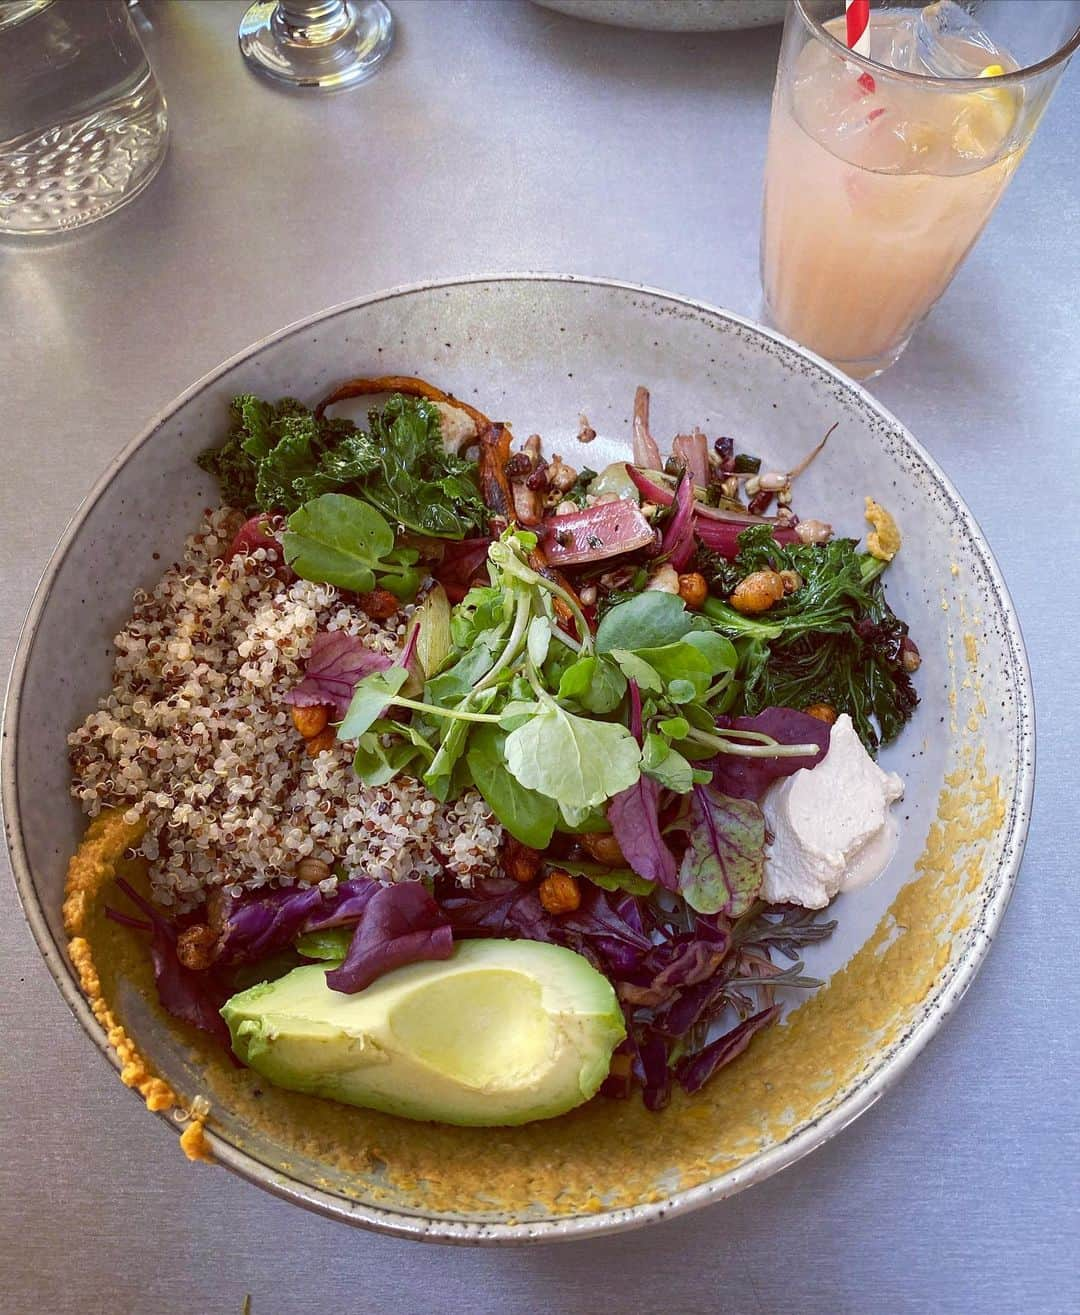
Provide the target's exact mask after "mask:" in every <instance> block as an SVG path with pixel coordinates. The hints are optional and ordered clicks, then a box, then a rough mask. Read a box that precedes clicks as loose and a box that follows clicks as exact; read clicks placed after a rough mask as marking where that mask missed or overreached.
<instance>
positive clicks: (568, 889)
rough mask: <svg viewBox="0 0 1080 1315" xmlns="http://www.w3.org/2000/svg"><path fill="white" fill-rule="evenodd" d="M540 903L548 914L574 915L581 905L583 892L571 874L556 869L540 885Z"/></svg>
mask: <svg viewBox="0 0 1080 1315" xmlns="http://www.w3.org/2000/svg"><path fill="white" fill-rule="evenodd" d="M539 893H540V903H541V904H542V905H543V906H544V908H545V909H546V910H547V911H548V913H573V911H574V910H575V909H576V908H579V907H580V905H581V891H580V890H579V889H578V883H577V881H576V880H575V879H574V878H573V877H572V876H571V875H570V873H569V872H563V871H562V869H561V868H555V869H554V870H553V871H552V872H549V873H548V875H547V876H546V877H545V878H544V879H543V881H541V883H540V889H539Z"/></svg>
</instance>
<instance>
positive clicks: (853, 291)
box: [762, 5, 1034, 378]
mask: <svg viewBox="0 0 1080 1315" xmlns="http://www.w3.org/2000/svg"><path fill="white" fill-rule="evenodd" d="M955 8H956V7H955V6H950V5H944V6H943V5H931V6H929V7H928V8H927V10H925V11H922V10H918V9H901V10H895V9H894V10H876V9H875V10H872V12H871V22H870V30H871V58H872V59H874V60H875V61H878V62H880V63H884V64H888V65H889V66H890V67H897V68H903V69H907V70H909V71H912V70H914V71H918V72H921V73H922V74H924V75H925V74H926V73H927V69H926V66H925V64H922V63H919V64H917V63H916V57H917V50H916V41H917V39H919V38H921V39H922V40H923V43H924V44H923V47H922V49H924V50H925V41H926V37H927V26H926V25H927V22H928V21H930V20H933V19H935V18H937V17H938V16H939V15H940V14H941V13H942V11H944V14H945V15H946V17H948V15H949V14H950V12H951V10H952V9H955ZM920 15H922V25H921V27H920V26H919V21H920ZM964 21H965V23H966V24H967V26H966V27H965V28H964V29H963V30H962V31H961V32H960V33H955V32H953V31H951V30H948V29H947V28H945V26H944V24H943V25H942V30H939V29H937V28H935V30H934V31H933V38H934V47H933V53H934V55H935V56H936V57H937V58H938V59H939V60H940V61H941V65H940V66H941V67H943V68H946V69H947V70H948V76H949V77H951V78H957V77H968V78H973V77H978V76H979V74H980V73H982V71H983V70H984V69H987V68H990V69H992V70H993V71H994V72H997V73H1000V72H1011V71H1012V70H1014V69H1015V68H1016V63H1015V61H1014V60H1013V59H1012V58H1011V57H1010V56H1009V55H1008V54H1007V53H1005V52H1003V51H1002V50H1001V49H1000V48H996V47H994V46H993V44H992V43H991V42H990V41H989V38H987V37H986V36H985V34H982V33H980V32H979V31H978V30H977V29H973V27H972V25H971V23H970V20H966V19H965V20H964ZM825 27H826V30H827V31H829V32H830V33H832V34H833V35H834V36H836V37H837V39H838V40H839V41H840V42H841V43H842V42H843V39H844V20H843V17H842V16H841V17H839V18H837V19H834V20H832V21H830V22H829V23H827V24H826V25H825ZM923 58H925V56H923ZM785 59H787V60H789V62H790V67H789V68H787V69H785V67H784V60H785ZM860 75H861V76H862V81H861V82H860ZM982 81H984V82H985V84H986V86H985V90H983V89H982V88H981V87H980V86H978V85H976V87H975V88H974V89H967V90H957V89H956V85H955V83H949V82H945V81H942V82H940V83H937V82H935V81H934V80H932V79H931V78H929V77H927V76H923V77H920V78H918V79H915V78H906V79H904V78H896V77H891V76H889V75H888V74H887V73H883V74H881V75H880V76H877V77H875V78H873V81H872V84H871V82H870V79H869V78H868V77H867V75H866V73H865V71H864V70H862V69H860V68H858V67H856V66H855V65H854V64H853V63H851V62H850V61H848V60H846V59H845V58H844V57H843V55H842V53H841V52H839V51H837V50H836V48H835V47H831V46H830V45H828V44H826V43H825V42H824V41H822V40H820V39H816V40H810V41H808V42H807V43H806V44H804V45H802V46H801V49H798V50H797V51H795V52H793V51H792V50H790V49H789V42H788V41H787V40H785V50H784V55H783V56H782V61H781V68H780V73H779V74H778V77H777V84H776V91H775V94H774V98H773V109H772V126H771V129H770V134H769V151H768V160H767V164H766V173H765V212H764V225H763V231H762V283H763V285H764V288H765V297H766V301H767V303H768V308H769V312H770V314H771V316H772V319H773V322H774V323H775V324H776V326H777V327H778V328H779V329H780V330H781V331H782V332H783V333H785V334H787V335H788V336H789V337H792V338H795V339H796V340H797V341H799V342H801V343H804V344H805V345H806V346H808V347H811V348H812V349H813V350H814V351H817V352H819V353H820V354H821V355H822V356H825V357H827V358H828V359H829V360H830V361H833V362H834V363H836V364H837V365H840V366H841V367H842V368H843V369H845V370H846V371H847V372H848V373H849V374H851V375H853V376H855V377H856V378H869V377H870V376H872V375H874V374H876V373H878V372H879V371H881V370H883V369H885V368H886V367H887V366H889V365H891V364H892V362H893V361H895V360H896V358H897V357H898V356H899V355H900V353H901V351H903V349H904V346H905V345H906V343H907V340H908V338H909V337H910V336H911V333H912V331H913V330H914V328H915V326H916V325H917V324H918V323H919V321H920V320H921V319H922V318H923V316H924V315H925V314H926V313H927V311H928V310H929V309H930V307H931V306H933V304H934V302H935V301H937V299H938V298H939V297H940V296H941V294H942V293H943V292H944V291H945V289H946V287H947V286H948V284H949V281H950V280H951V279H952V277H953V274H954V273H955V272H956V269H957V266H958V265H959V264H960V261H961V260H963V258H964V256H965V255H966V254H967V252H968V250H969V249H970V247H971V245H972V244H973V243H974V241H975V239H976V238H977V237H978V235H979V233H980V232H981V230H982V227H983V225H984V224H985V223H986V221H987V219H988V218H989V217H990V214H991V212H992V211H993V209H994V206H995V205H996V204H997V201H998V198H999V197H1000V196H1001V194H1002V192H1003V191H1004V189H1005V187H1006V185H1007V184H1008V182H1009V179H1010V178H1011V177H1012V175H1013V172H1014V170H1015V169H1016V166H1017V164H1018V163H1019V161H1020V158H1021V156H1022V154H1023V149H1024V146H1025V145H1026V143H1027V140H1028V138H1029V136H1030V130H1031V127H1033V126H1034V125H1033V124H1032V125H1031V127H1029V128H1028V130H1027V131H1025V132H1022V133H1021V132H1019V131H1018V125H1019V123H1020V121H1021V119H1022V118H1023V117H1024V116H1023V115H1022V114H1021V113H1020V109H1021V106H1022V97H1023V91H1022V89H1021V88H1017V87H1014V86H1012V85H1010V84H999V85H995V84H994V78H993V77H992V76H989V77H986V78H983V79H982Z"/></svg>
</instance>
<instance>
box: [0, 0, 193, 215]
mask: <svg viewBox="0 0 1080 1315" xmlns="http://www.w3.org/2000/svg"><path fill="white" fill-rule="evenodd" d="M167 145H168V117H167V114H166V109H165V98H164V97H163V96H162V94H161V89H160V88H159V87H158V84H157V82H156V81H155V79H154V72H153V70H152V69H151V67H150V62H149V60H148V59H147V58H146V52H145V51H144V50H143V48H142V45H141V44H140V42H139V38H138V35H137V34H136V32H135V28H134V26H133V24H132V22H131V18H130V16H129V14H128V7H127V4H126V3H125V0H96V2H95V3H89V2H88V0H0V233H20V234H46V233H56V232H59V231H63V230H66V229H70V228H78V227H79V226H80V225H82V224H89V223H91V222H92V221H93V220H95V219H101V218H102V217H103V216H105V215H107V214H110V213H111V212H112V211H113V210H115V209H116V208H117V207H118V206H121V205H126V204H127V202H128V201H131V200H132V199H133V198H134V197H136V196H138V194H139V193H140V192H141V191H142V189H143V188H144V187H145V186H146V185H147V183H149V182H150V180H151V179H152V178H153V177H154V175H155V174H156V173H157V171H158V169H159V168H160V167H161V161H162V160H163V159H164V157H165V150H166V147H167Z"/></svg>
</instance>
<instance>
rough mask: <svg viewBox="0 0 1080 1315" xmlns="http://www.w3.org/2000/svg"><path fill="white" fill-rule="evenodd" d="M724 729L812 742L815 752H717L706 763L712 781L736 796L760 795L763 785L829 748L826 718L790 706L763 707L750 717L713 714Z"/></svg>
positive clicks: (819, 759) (814, 760)
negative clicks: (755, 755) (771, 755)
mask: <svg viewBox="0 0 1080 1315" xmlns="http://www.w3.org/2000/svg"><path fill="white" fill-rule="evenodd" d="M716 724H717V726H719V727H720V728H722V729H724V730H736V731H760V732H762V733H763V734H765V735H771V736H772V737H773V739H774V740H778V741H779V742H780V743H781V744H816V745H817V746H818V749H819V752H818V753H816V754H800V755H799V756H798V757H795V758H792V757H785V756H784V755H779V756H777V757H775V758H739V757H737V756H736V755H735V754H733V753H720V754H717V756H716V757H715V758H713V759H710V760H709V762H708V763H707V764H705V765H706V766H708V767H710V768H711V769H712V774H713V778H712V784H713V786H714V787H715V788H716V789H717V790H722V791H723V793H724V794H728V795H732V796H734V797H735V798H736V799H760V798H761V796H762V795H763V794H764V793H765V791H766V789H767V788H768V787H769V786H770V785H771V784H772V783H773V781H775V780H777V779H779V778H780V777H781V776H791V775H792V773H794V772H797V771H799V770H800V769H801V768H803V767H806V768H811V767H816V766H817V765H818V763H820V762H822V761H823V760H824V758H825V755H826V754H827V753H828V752H829V734H830V728H829V724H828V722H824V721H821V720H820V719H819V718H817V717H811V716H810V715H809V714H808V713H805V712H797V711H796V710H795V709H794V708H765V709H764V710H763V711H762V712H759V713H758V714H757V715H756V716H754V717H717V719H716Z"/></svg>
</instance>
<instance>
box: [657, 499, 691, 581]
mask: <svg viewBox="0 0 1080 1315" xmlns="http://www.w3.org/2000/svg"><path fill="white" fill-rule="evenodd" d="M662 551H663V553H664V556H665V557H667V558H668V560H669V561H670V562H671V564H672V566H674V568H675V569H676V571H685V570H686V568H687V566H689V564H690V559H691V558H692V557H693V555H694V553H695V552H696V551H697V545H696V544H695V543H694V486H693V484H692V483H691V480H690V477H689V475H684V476H683V478H682V479H680V480H679V486H678V488H677V489H676V490H675V510H674V512H673V513H672V515H671V519H670V520H669V521H668V523H667V528H666V529H665V530H664V542H663V548H662Z"/></svg>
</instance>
